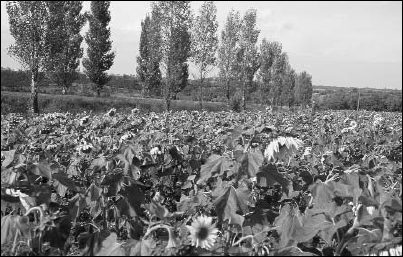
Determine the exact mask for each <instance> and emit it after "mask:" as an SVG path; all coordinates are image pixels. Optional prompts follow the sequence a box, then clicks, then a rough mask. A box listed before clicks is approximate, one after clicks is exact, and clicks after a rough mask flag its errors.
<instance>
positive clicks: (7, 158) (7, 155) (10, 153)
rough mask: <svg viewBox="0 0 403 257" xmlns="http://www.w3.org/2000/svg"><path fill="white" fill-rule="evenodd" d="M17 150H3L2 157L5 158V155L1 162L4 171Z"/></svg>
mask: <svg viewBox="0 0 403 257" xmlns="http://www.w3.org/2000/svg"><path fill="white" fill-rule="evenodd" d="M15 151H16V150H10V151H1V158H2V159H3V157H4V160H2V162H1V170H2V171H3V168H7V166H8V165H10V163H12V162H13V160H14V155H15Z"/></svg>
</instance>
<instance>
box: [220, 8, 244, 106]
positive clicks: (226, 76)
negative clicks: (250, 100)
mask: <svg viewBox="0 0 403 257" xmlns="http://www.w3.org/2000/svg"><path fill="white" fill-rule="evenodd" d="M240 29H241V17H240V14H239V12H235V11H234V10H231V11H230V13H228V16H227V20H226V22H225V25H224V29H223V30H222V31H221V41H220V45H219V48H218V67H219V70H220V73H219V74H220V78H221V79H222V80H223V81H224V87H225V90H224V91H225V95H226V97H227V103H228V104H229V103H230V98H231V92H232V91H233V90H232V87H231V83H232V82H233V81H234V80H235V78H236V74H237V70H236V65H235V64H236V58H237V46H238V43H239V33H240Z"/></svg>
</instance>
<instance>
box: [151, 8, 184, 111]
mask: <svg viewBox="0 0 403 257" xmlns="http://www.w3.org/2000/svg"><path fill="white" fill-rule="evenodd" d="M152 10H153V12H154V13H155V14H156V15H157V17H158V19H157V21H158V27H159V29H160V30H159V31H160V36H159V38H160V39H161V44H160V49H159V53H160V57H161V66H162V68H163V73H164V77H165V87H164V98H165V101H166V107H167V110H170V104H171V100H172V99H176V96H177V94H178V93H179V92H180V91H182V89H183V88H184V87H186V85H187V83H188V76H189V73H188V64H187V59H188V57H189V56H190V28H191V12H190V2H189V1H169V2H164V1H158V2H155V3H153V4H152Z"/></svg>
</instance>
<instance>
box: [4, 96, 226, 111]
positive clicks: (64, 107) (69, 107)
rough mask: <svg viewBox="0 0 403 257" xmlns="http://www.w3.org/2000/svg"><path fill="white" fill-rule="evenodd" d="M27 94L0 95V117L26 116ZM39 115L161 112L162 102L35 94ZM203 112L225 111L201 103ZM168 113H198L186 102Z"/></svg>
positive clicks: (175, 102)
mask: <svg viewBox="0 0 403 257" xmlns="http://www.w3.org/2000/svg"><path fill="white" fill-rule="evenodd" d="M29 97H30V93H26V92H6V91H2V92H1V113H2V114H4V113H10V112H16V113H26V112H27V109H28V105H29ZM38 100H39V111H40V112H41V113H49V112H66V111H69V112H71V113H77V112H82V111H84V110H86V111H90V110H92V111H93V112H94V113H99V112H106V111H108V110H109V109H111V108H116V110H118V111H127V110H131V109H133V108H139V109H142V110H145V111H154V112H162V111H164V110H165V108H166V107H165V100H164V99H154V98H141V97H123V96H122V97H90V96H77V95H54V94H52V95H51V94H41V93H40V94H38ZM203 109H205V110H207V111H223V110H227V109H228V108H227V106H226V104H225V103H219V102H203ZM171 110H174V111H179V110H188V111H192V110H200V103H199V102H195V101H187V100H172V102H171Z"/></svg>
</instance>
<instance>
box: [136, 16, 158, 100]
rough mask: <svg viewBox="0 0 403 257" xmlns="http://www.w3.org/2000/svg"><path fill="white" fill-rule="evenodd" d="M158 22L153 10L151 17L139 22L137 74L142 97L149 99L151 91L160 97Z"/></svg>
mask: <svg viewBox="0 0 403 257" xmlns="http://www.w3.org/2000/svg"><path fill="white" fill-rule="evenodd" d="M158 24H159V22H158V13H156V12H155V10H154V11H153V12H152V14H151V17H150V16H148V15H147V16H146V18H145V19H144V21H142V22H141V35H140V49H139V52H140V55H139V56H138V57H137V65H138V66H137V74H138V76H139V78H140V81H141V82H142V95H143V97H149V96H150V93H151V91H153V93H154V94H156V95H160V93H161V92H160V91H161V88H160V86H161V81H162V78H161V71H160V68H159V67H160V66H159V62H160V60H161V56H160V53H159V50H160V42H161V40H160V28H159V25H158Z"/></svg>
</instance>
